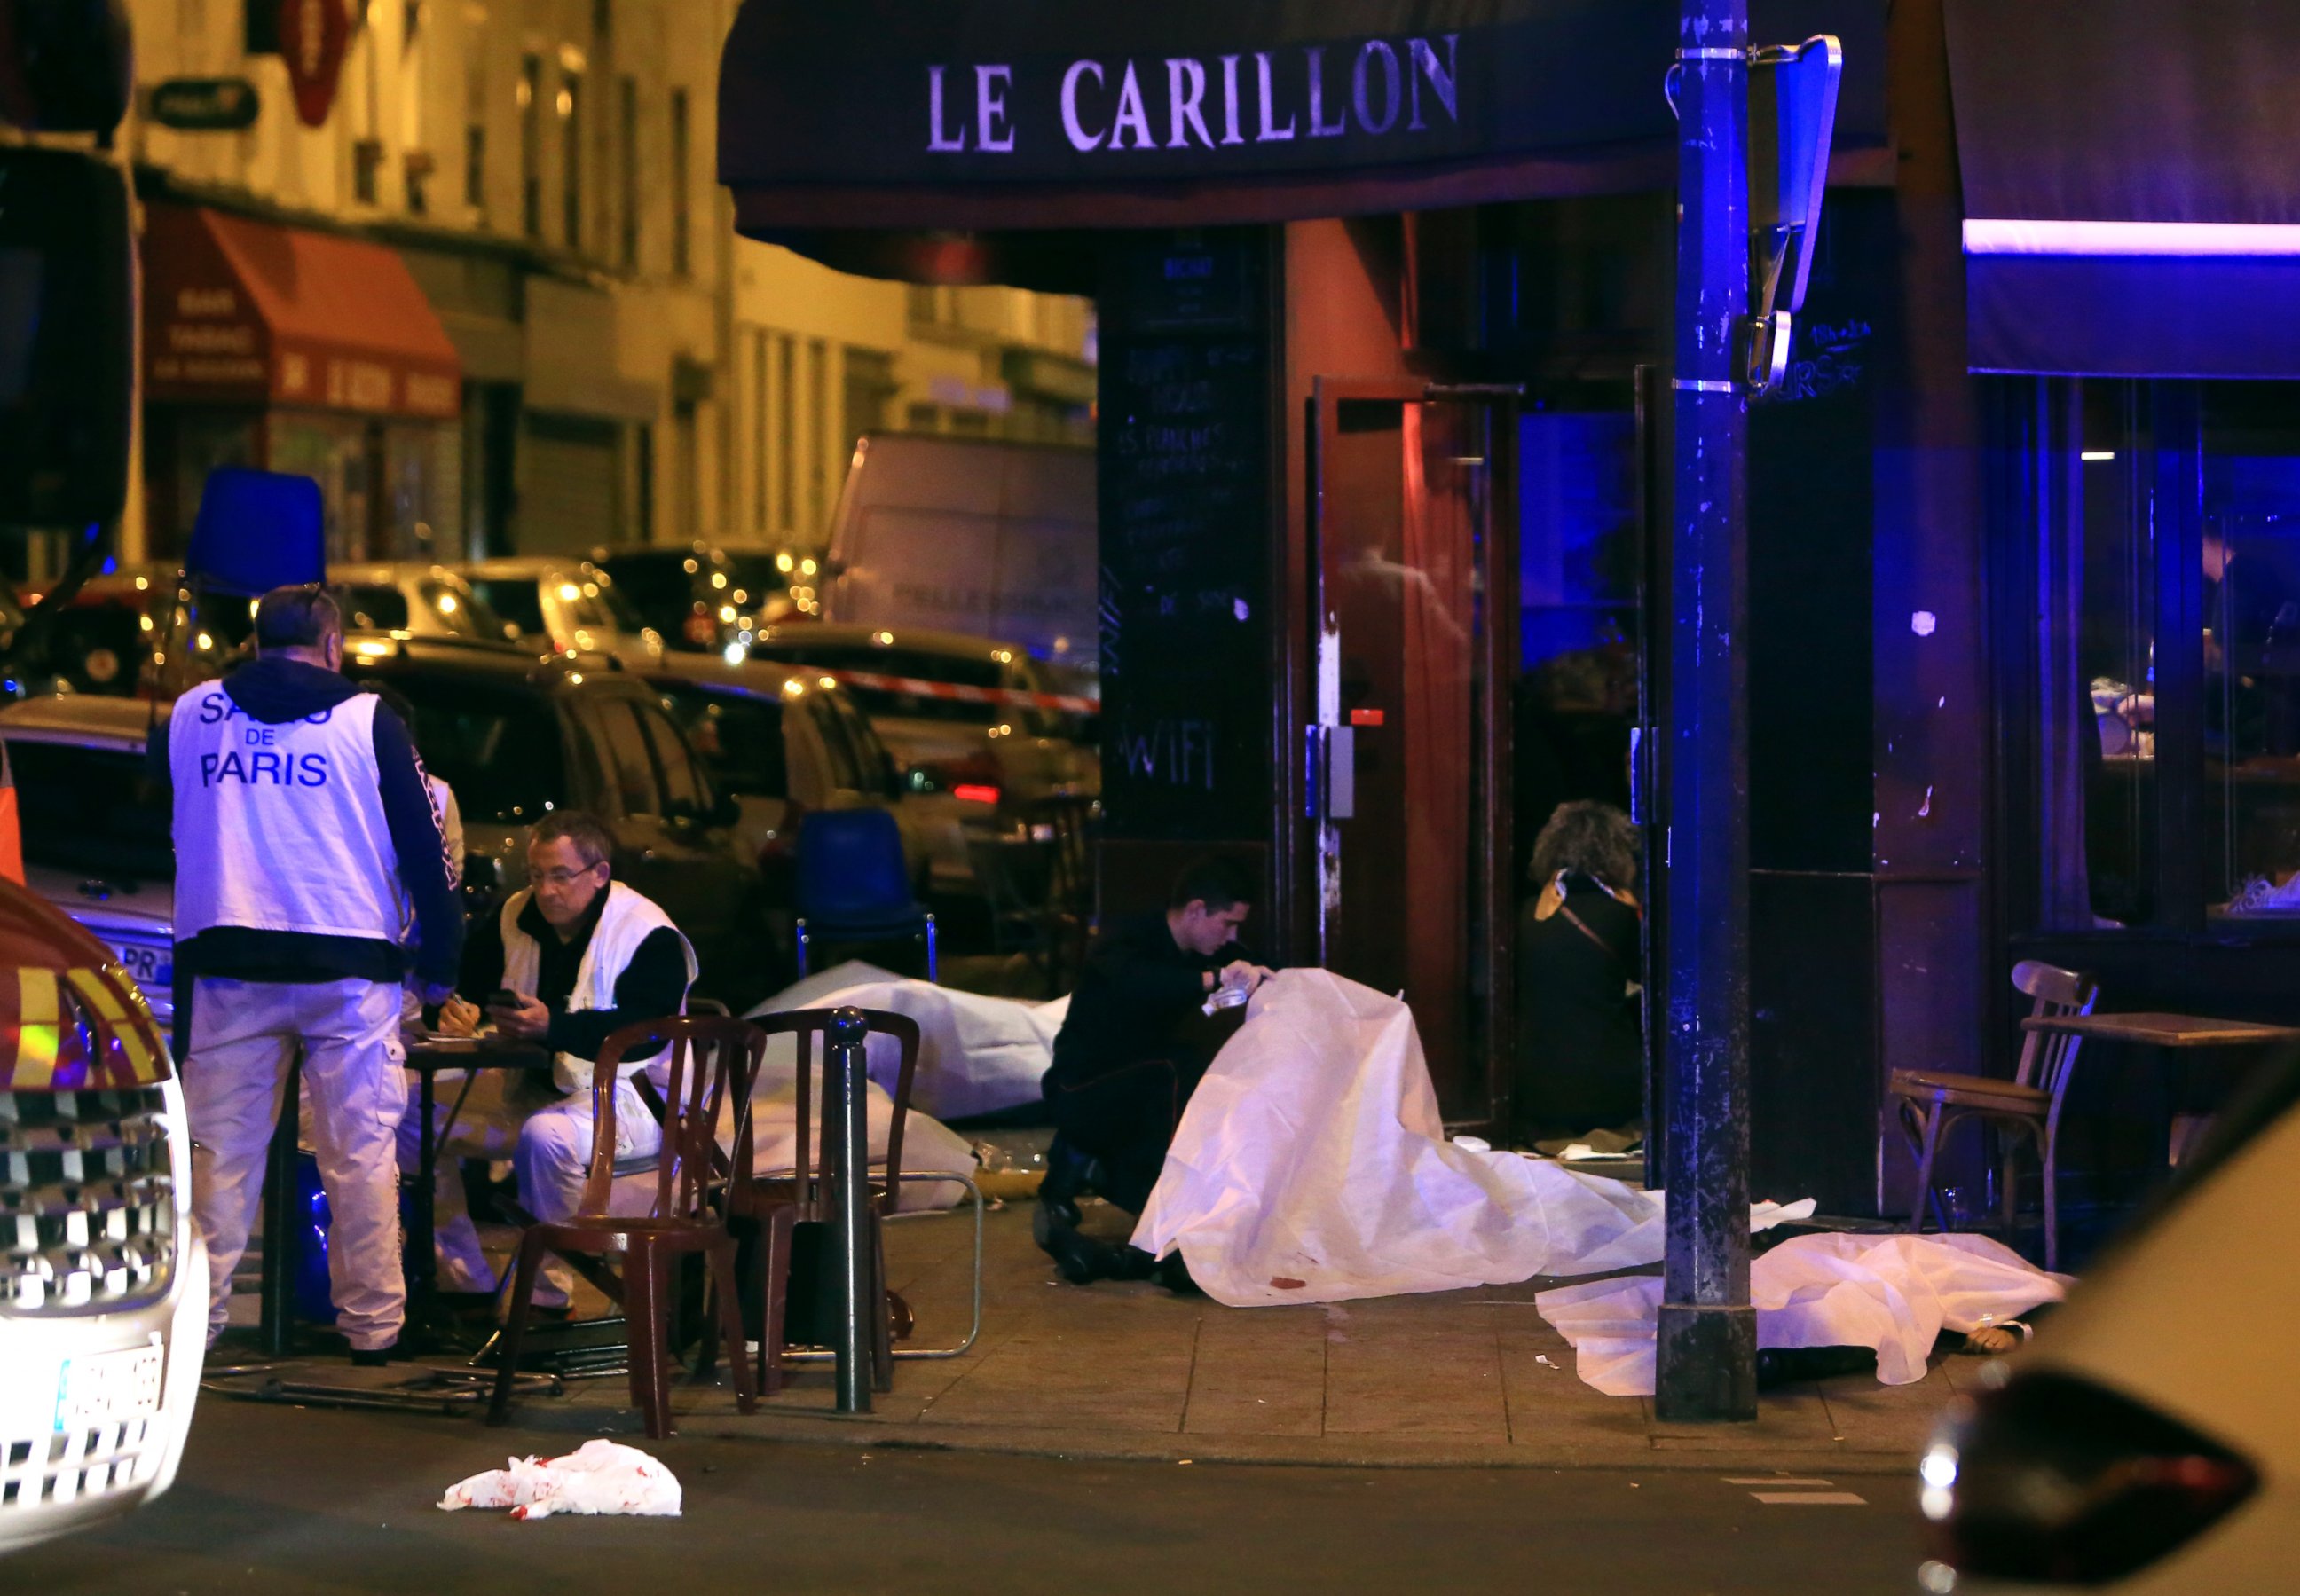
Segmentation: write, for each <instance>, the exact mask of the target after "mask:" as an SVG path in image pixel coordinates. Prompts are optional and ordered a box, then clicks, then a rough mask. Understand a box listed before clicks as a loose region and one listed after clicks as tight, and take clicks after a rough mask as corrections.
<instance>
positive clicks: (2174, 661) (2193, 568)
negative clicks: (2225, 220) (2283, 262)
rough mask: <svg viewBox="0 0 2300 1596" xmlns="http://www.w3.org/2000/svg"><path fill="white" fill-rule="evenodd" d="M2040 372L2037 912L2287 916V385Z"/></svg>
mask: <svg viewBox="0 0 2300 1596" xmlns="http://www.w3.org/2000/svg"><path fill="white" fill-rule="evenodd" d="M2044 391H2046V393H2047V394H2048V395H2053V394H2057V395H2060V396H2059V397H2049V396H2048V397H2047V398H2046V401H2045V404H2044V408H2045V409H2046V410H2047V411H2050V410H2053V409H2054V408H2058V409H2059V410H2060V411H2061V412H2062V414H2061V417H2060V423H2061V424H2060V425H2059V426H2058V427H2057V428H2055V427H2054V424H2053V421H2052V420H2051V419H2050V418H2048V419H2047V420H2046V423H2045V425H2044V426H2043V428H2041V434H2042V436H2043V441H2042V443H2041V444H2040V469H2039V470H2038V471H2037V472H2036V473H2035V474H2034V475H2035V479H2036V481H2037V482H2038V484H2039V485H2040V488H2039V493H2038V499H2039V503H2040V504H2041V506H2042V512H2041V513H2039V514H2038V516H2037V518H2036V527H2037V538H2038V543H2037V553H2038V558H2037V559H2036V561H2035V566H2034V569H2035V572H2036V582H2037V591H2038V598H2039V603H2038V606H2037V608H2036V611H2035V619H2036V634H2035V636H2034V638H2033V639H2032V640H2031V649H2032V653H2031V657H2032V658H2033V660H2034V661H2036V667H2037V691H2038V700H2039V702H2038V713H2037V717H2036V722H2035V724H2036V726H2037V727H2038V736H2037V742H2038V747H2037V761H2036V773H2037V779H2038V788H2039V793H2040V797H2041V800H2042V802H2041V804H2040V808H2039V814H2038V827H2039V831H2040V833H2041V836H2042V840H2043V844H2044V845H2043V846H2042V848H2040V850H2039V851H2038V852H2039V868H2040V871H2041V877H2042V878H2041V880H2040V883H2039V888H2040V906H2039V907H2040V915H2039V918H2040V919H2041V921H2042V923H2043V924H2045V925H2046V926H2047V927H2055V928H2061V929H2071V928H2086V927H2091V928H2112V927H2148V926H2154V927H2168V928H2172V929H2187V930H2197V929H2204V928H2206V927H2214V928H2227V929H2236V928H2241V927H2257V926H2261V925H2266V924H2273V923H2276V922H2278V921H2279V920H2280V921H2282V922H2283V923H2286V924H2300V387H2296V386H2293V385H2286V384H2275V383H2179V382H2155V383H2139V382H2118V381H2102V380H2094V381H2088V382H2086V383H2084V384H2082V385H2080V386H2079V385H2051V387H2049V388H2047V389H2046V390H2044ZM2071 456H2073V458H2071ZM2063 638H2064V639H2066V642H2065V643H2063V642H2062V641H2061V640H2062V639H2063Z"/></svg>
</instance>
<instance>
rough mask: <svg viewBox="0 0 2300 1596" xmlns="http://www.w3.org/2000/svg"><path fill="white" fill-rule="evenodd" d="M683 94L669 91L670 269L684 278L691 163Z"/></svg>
mask: <svg viewBox="0 0 2300 1596" xmlns="http://www.w3.org/2000/svg"><path fill="white" fill-rule="evenodd" d="M688 122H689V117H688V113H687V91H686V90H685V89H683V88H674V89H672V90H671V275H673V276H674V277H686V276H687V275H688V274H689V273H690V272H691V271H692V270H693V269H694V259H693V254H694V239H693V233H694V220H695V215H694V209H693V202H694V195H693V194H692V193H691V192H690V190H691V189H692V187H693V186H694V174H693V173H692V172H691V171H690V170H688V169H689V167H690V165H691V164H692V157H693V151H692V149H691V147H690V146H691V145H692V144H693V143H694V130H693V129H692V128H690V127H689V126H688Z"/></svg>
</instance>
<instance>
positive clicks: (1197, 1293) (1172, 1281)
mask: <svg viewBox="0 0 2300 1596" xmlns="http://www.w3.org/2000/svg"><path fill="white" fill-rule="evenodd" d="M1145 1256H1147V1254H1145ZM1150 1278H1151V1279H1153V1280H1154V1281H1156V1282H1157V1283H1158V1284H1161V1285H1163V1286H1164V1287H1165V1288H1166V1289H1167V1290H1168V1291H1170V1292H1171V1293H1174V1294H1175V1295H1176V1296H1178V1297H1202V1296H1204V1295H1205V1293H1204V1292H1203V1291H1201V1290H1200V1289H1199V1287H1198V1283H1197V1282H1196V1281H1195V1280H1193V1279H1191V1278H1190V1270H1189V1266H1188V1265H1187V1264H1185V1263H1184V1262H1183V1261H1182V1255H1181V1254H1180V1253H1179V1252H1169V1253H1168V1254H1166V1256H1165V1257H1163V1258H1162V1259H1157V1260H1156V1261H1155V1262H1154V1263H1153V1264H1152V1265H1151V1266H1150Z"/></svg>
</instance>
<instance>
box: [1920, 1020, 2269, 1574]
mask: <svg viewBox="0 0 2300 1596" xmlns="http://www.w3.org/2000/svg"><path fill="white" fill-rule="evenodd" d="M2296 1161H2300V1059H2296V1058H2294V1057H2290V1056H2288V1057H2286V1058H2284V1059H2282V1060H2278V1061H2276V1062H2275V1063H2272V1064H2270V1065H2267V1066H2263V1068H2262V1069H2261V1070H2260V1072H2259V1073H2258V1074H2256V1075H2255V1076H2254V1078H2253V1080H2252V1082H2251V1083H2250V1085H2249V1087H2248V1089H2247V1091H2246V1093H2244V1094H2243V1095H2242V1096H2241V1097H2240V1099H2239V1100H2238V1101H2237V1102H2236V1103H2233V1104H2231V1105H2230V1107H2229V1109H2227V1110H2224V1111H2223V1112H2222V1113H2221V1116H2220V1118H2219V1122H2218V1124H2217V1125H2216V1126H2215V1127H2214V1129H2213V1132H2212V1133H2211V1135H2210V1136H2209V1138H2208V1139H2207V1142H2206V1143H2205V1145H2204V1147H2203V1148H2202V1149H2201V1150H2199V1151H2198V1152H2197V1153H2196V1154H2195V1155H2193V1156H2191V1157H2190V1158H2189V1159H2188V1160H2186V1161H2184V1163H2183V1165H2182V1168H2181V1172H2180V1176H2179V1183H2178V1185H2177V1186H2176V1188H2175V1189H2174V1190H2173V1191H2172V1192H2171V1193H2168V1194H2167V1196H2166V1197H2165V1199H2164V1200H2163V1201H2161V1202H2160V1204H2159V1206H2157V1207H2156V1208H2155V1209H2154V1211H2153V1213H2152V1214H2151V1215H2150V1216H2148V1217H2147V1218H2144V1220H2143V1221H2142V1222H2141V1223H2139V1224H2138V1225H2137V1226H2135V1227H2134V1228H2133V1229H2132V1230H2131V1231H2130V1232H2129V1233H2128V1234H2126V1235H2125V1236H2124V1237H2123V1238H2122V1239H2121V1241H2120V1242H2119V1243H2117V1244H2116V1245H2115V1247H2114V1248H2113V1251H2112V1252H2111V1253H2110V1254H2109V1255H2108V1256H2106V1257H2104V1258H2103V1259H2100V1260H2098V1261H2097V1262H2096V1264H2095V1265H2094V1267H2093V1268H2092V1269H2091V1270H2090V1272H2089V1273H2088V1275H2087V1276H2085V1278H2084V1280H2083V1282H2082V1283H2081V1284H2079V1286H2078V1287H2077V1289H2076V1290H2075V1291H2074V1292H2072V1293H2071V1294H2070V1297H2069V1300H2068V1301H2067V1303H2066V1304H2065V1305H2063V1307H2061V1308H2060V1309H2058V1310H2057V1311H2055V1312H2054V1314H2053V1315H2052V1316H2051V1318H2049V1319H2047V1320H2046V1322H2045V1323H2044V1324H2043V1325H2042V1326H2040V1327H2039V1330H2038V1336H2037V1339H2036V1343H2035V1345H2034V1347H2033V1349H2032V1350H2029V1351H2025V1352H2023V1353H2021V1354H2020V1355H2018V1356H2017V1357H2015V1358H2013V1359H2011V1360H2010V1361H2009V1363H2008V1364H2005V1365H1999V1366H1995V1367H1991V1368H1989V1369H1988V1370H1987V1371H1986V1372H1987V1373H1988V1374H1989V1375H1991V1376H1997V1377H1996V1378H1995V1379H1993V1380H1990V1381H1988V1382H1984V1389H1983V1391H1982V1392H1980V1393H1979V1395H1978V1396H1977V1398H1975V1399H1973V1400H1971V1401H1964V1400H1963V1399H1960V1401H1959V1403H1958V1405H1957V1406H1956V1407H1954V1408H1953V1409H1951V1412H1950V1415H1949V1417H1948V1418H1947V1419H1946V1422H1945V1423H1944V1425H1943V1427H1942V1429H1941V1431H1940V1433H1939V1434H1938V1435H1937V1437H1936V1438H1935V1440H1934V1442H1933V1444H1932V1446H1931V1448H1930V1449H1929V1451H1927V1452H1926V1454H1925V1457H1924V1459H1923V1462H1922V1464H1921V1481H1922V1484H1921V1495H1920V1497H1919V1506H1920V1508H1921V1509H1922V1511H1923V1514H1924V1517H1926V1519H1927V1520H1928V1521H1929V1527H1930V1531H1931V1541H1932V1555H1931V1559H1930V1560H1929V1562H1928V1563H1927V1564H1926V1565H1925V1567H1924V1568H1923V1569H1922V1571H1921V1579H1920V1584H1921V1588H1923V1589H1925V1590H1929V1591H1936V1592H1946V1591H1951V1590H1954V1591H1956V1592H1961V1593H1975V1596H1978V1593H1980V1592H2002V1593H2004V1596H2011V1593H2012V1592H2047V1591H2061V1590H2069V1589H2073V1588H2076V1587H2079V1586H2082V1587H2088V1588H2090V1589H2093V1590H2099V1591H2113V1592H2121V1593H2129V1596H2172V1593H2174V1592H2180V1593H2183V1596H2186V1593H2189V1592H2196V1593H2199V1596H2201V1593H2204V1592H2234V1591H2284V1590H2289V1589H2291V1588H2292V1585H2291V1584H2290V1583H2289V1582H2291V1580H2292V1578H2293V1575H2292V1569H2293V1567H2295V1565H2296V1563H2300V1386H2296V1384H2295V1382H2294V1381H2293V1380H2292V1378H2291V1376H2290V1375H2289V1373H2288V1371H2287V1370H2286V1368H2285V1367H2284V1360H2285V1359H2286V1358H2287V1357H2288V1355H2289V1347H2290V1342H2291V1339H2292V1307H2293V1291H2292V1280H2293V1276H2294V1271H2295V1269H2296V1268H2300V1220H2296V1219H2295V1218H2294V1215H2293V1208H2292V1204H2291V1201H2290V1200H2289V1189H2290V1185H2291V1171H2292V1168H2293V1167H2294V1164H2295V1162H2296Z"/></svg>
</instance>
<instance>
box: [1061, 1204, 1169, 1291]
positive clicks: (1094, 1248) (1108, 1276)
mask: <svg viewBox="0 0 2300 1596" xmlns="http://www.w3.org/2000/svg"><path fill="white" fill-rule="evenodd" d="M1030 1237H1031V1239H1032V1240H1033V1241H1035V1242H1037V1243H1038V1246H1039V1248H1040V1249H1041V1250H1042V1251H1044V1252H1045V1253H1046V1256H1047V1257H1048V1258H1051V1259H1054V1268H1057V1269H1059V1270H1060V1271H1061V1272H1062V1276H1063V1279H1065V1280H1067V1281H1069V1282H1070V1283H1071V1284H1072V1285H1092V1284H1094V1283H1095V1282H1096V1281H1097V1280H1145V1279H1147V1278H1148V1277H1149V1276H1150V1272H1151V1270H1152V1269H1154V1268H1156V1260H1155V1259H1153V1258H1152V1257H1151V1256H1150V1255H1149V1254H1148V1253H1147V1252H1145V1251H1142V1250H1141V1249H1140V1248H1138V1247H1120V1246H1113V1244H1112V1243H1108V1242H1098V1241H1096V1240H1095V1239H1094V1238H1093V1237H1092V1236H1084V1235H1080V1234H1079V1233H1078V1231H1077V1229H1076V1227H1075V1226H1069V1225H1065V1224H1063V1222H1062V1218H1061V1216H1060V1215H1059V1214H1058V1213H1057V1212H1056V1211H1055V1209H1054V1208H1053V1207H1052V1205H1050V1204H1047V1203H1044V1202H1042V1203H1040V1204H1039V1205H1038V1211H1037V1212H1036V1213H1034V1214H1032V1215H1031V1216H1030Z"/></svg>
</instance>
